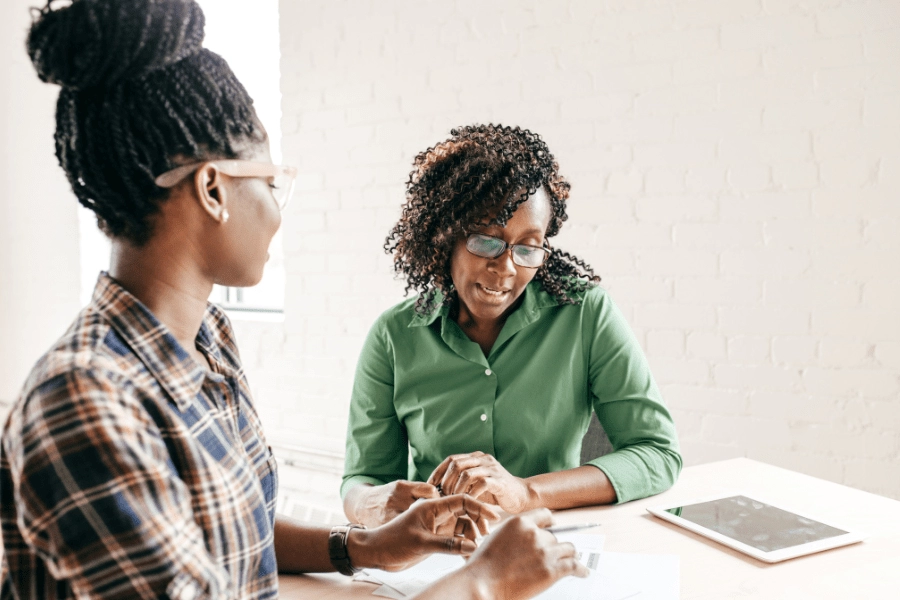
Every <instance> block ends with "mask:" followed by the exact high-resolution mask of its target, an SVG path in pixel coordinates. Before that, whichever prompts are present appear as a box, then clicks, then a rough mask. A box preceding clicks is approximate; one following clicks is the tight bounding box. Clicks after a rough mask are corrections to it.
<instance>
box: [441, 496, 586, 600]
mask: <svg viewBox="0 0 900 600" xmlns="http://www.w3.org/2000/svg"><path fill="white" fill-rule="evenodd" d="M552 524H553V518H552V517H551V516H550V511H549V510H547V509H546V508H540V509H537V510H533V511H531V512H528V513H525V514H523V515H519V516H515V517H512V518H510V519H509V520H508V521H506V522H505V523H504V524H503V525H502V526H501V527H499V528H497V529H496V530H495V531H494V533H492V534H491V535H490V536H488V537H487V538H486V539H485V542H484V543H483V544H482V545H481V547H480V548H479V549H478V551H477V552H475V553H474V554H473V555H472V557H471V558H470V559H469V562H468V564H467V565H466V566H465V567H464V568H463V571H468V577H469V578H470V582H471V583H473V584H474V585H475V587H476V589H479V590H481V591H482V593H481V594H478V595H479V596H480V597H487V598H494V599H496V600H513V599H515V600H518V599H522V598H531V597H533V596H535V595H537V594H539V593H540V592H542V591H543V590H545V589H547V588H548V587H550V586H551V585H553V584H554V583H555V582H556V581H557V580H559V579H561V578H563V577H566V576H567V575H575V576H577V577H587V576H588V574H589V573H590V572H589V571H588V569H587V567H585V566H584V565H583V564H581V563H580V562H578V560H576V558H575V546H573V545H572V544H569V543H560V542H558V541H557V539H556V537H555V536H554V535H553V534H552V533H550V532H549V531H544V529H543V528H545V527H549V526H550V525H552ZM425 597H427V595H426V596H425Z"/></svg>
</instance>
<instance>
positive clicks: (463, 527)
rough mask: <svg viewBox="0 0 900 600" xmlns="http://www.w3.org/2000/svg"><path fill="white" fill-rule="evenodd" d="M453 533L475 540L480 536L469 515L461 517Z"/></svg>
mask: <svg viewBox="0 0 900 600" xmlns="http://www.w3.org/2000/svg"><path fill="white" fill-rule="evenodd" d="M453 533H454V534H455V535H458V536H462V537H464V538H467V539H470V540H473V541H474V540H475V539H476V538H477V537H478V528H477V527H476V526H475V523H473V522H472V519H470V518H469V517H460V519H459V520H458V521H457V522H456V527H455V530H454V532H453Z"/></svg>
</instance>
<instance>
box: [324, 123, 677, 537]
mask: <svg viewBox="0 0 900 600" xmlns="http://www.w3.org/2000/svg"><path fill="white" fill-rule="evenodd" d="M406 196H407V201H406V204H405V205H404V208H403V214H402V217H401V218H400V221H399V222H398V223H397V224H396V226H395V227H394V229H393V231H392V232H391V234H390V235H389V236H388V239H387V241H386V243H385V250H386V251H387V252H389V253H392V254H393V256H394V267H395V270H396V271H397V272H398V273H400V274H402V275H403V276H404V277H405V278H406V281H407V286H406V290H407V292H409V291H415V292H416V297H415V298H414V299H410V300H407V301H405V302H402V303H400V304H398V305H397V306H395V307H393V308H391V309H389V310H388V311H386V312H385V313H384V314H382V315H381V317H380V318H379V319H378V320H377V321H376V323H375V324H374V325H373V327H372V329H371V331H370V332H369V335H368V338H367V339H366V342H365V345H364V347H363V350H362V354H361V356H360V360H359V363H358V366H357V371H356V379H355V382H354V386H353V394H352V399H351V407H350V421H349V426H348V434H347V454H346V465H345V472H344V481H343V484H342V486H341V494H342V496H343V498H344V509H345V512H346V513H347V515H348V516H349V517H350V518H351V519H354V520H357V521H359V522H362V523H366V524H369V525H375V524H378V523H383V522H385V521H387V520H389V519H391V518H393V517H394V516H396V515H397V514H400V513H402V512H403V511H404V510H406V509H407V508H408V507H409V506H410V505H411V504H412V503H413V502H415V501H416V500H417V499H419V498H434V497H438V496H440V495H441V494H455V493H467V494H469V495H472V496H474V497H476V498H480V499H483V500H486V501H489V502H491V503H495V504H498V505H500V507H501V508H503V509H504V510H505V511H507V512H510V513H519V512H522V511H525V510H529V509H531V508H535V507H546V508H551V509H562V508H571V507H576V506H586V505H593V504H604V503H611V502H626V501H628V500H632V499H635V498H642V497H645V496H648V495H651V494H656V493H659V492H661V491H663V490H665V489H667V488H669V487H670V486H671V485H672V484H673V483H674V482H675V480H676V478H677V477H678V474H679V472H680V470H681V456H680V454H679V452H678V442H677V438H676V435H675V428H674V425H673V422H672V418H671V416H670V415H669V412H668V411H667V410H666V407H665V405H664V404H663V401H662V398H661V397H660V393H659V390H658V388H657V386H656V384H655V383H654V381H653V377H652V376H651V374H650V370H649V368H648V366H647V362H646V359H645V358H644V355H643V353H642V352H641V349H640V347H639V345H638V343H637V341H636V340H635V339H634V337H633V335H632V334H631V332H630V330H629V328H628V325H627V323H626V321H625V319H624V318H623V316H622V315H621V314H620V313H619V311H618V309H617V308H616V307H615V305H614V304H613V302H612V300H611V299H610V298H609V296H608V295H607V294H606V293H605V292H604V290H603V289H601V288H600V287H598V285H597V283H598V282H599V280H600V278H599V277H598V276H596V275H595V274H594V271H593V269H592V268H591V267H590V266H589V265H587V264H586V263H585V262H584V261H582V260H580V259H578V258H577V257H575V256H573V255H571V254H569V253H567V252H564V251H563V250H560V249H558V248H554V247H553V246H552V245H551V244H550V242H549V240H550V238H552V237H553V236H555V235H556V234H557V233H559V230H560V227H561V226H562V224H563V222H564V221H565V220H566V219H567V215H566V200H567V199H568V197H569V184H568V183H567V182H566V181H565V180H564V179H563V178H562V177H561V176H560V174H559V171H558V166H557V164H556V161H555V160H554V158H553V155H552V154H551V153H550V150H549V149H548V147H547V145H546V143H544V141H543V140H542V139H541V138H540V136H539V135H537V134H535V133H532V132H531V131H528V130H527V129H520V128H518V127H515V128H510V127H503V126H499V125H496V126H495V125H475V126H469V127H463V128H460V129H456V130H453V131H452V132H451V137H450V139H448V140H446V141H444V142H442V143H440V144H438V145H436V146H434V147H433V148H429V149H428V150H426V151H425V152H422V153H421V154H419V155H418V156H417V157H416V159H415V163H414V169H413V171H412V173H411V174H410V178H409V181H408V182H407V194H406ZM591 411H594V412H595V413H596V414H597V417H598V419H599V421H600V423H601V424H602V425H603V428H604V429H605V431H606V433H607V435H608V436H609V439H610V441H611V443H612V446H613V448H614V451H613V452H612V453H610V454H607V455H605V456H601V457H599V458H597V459H595V460H592V461H590V462H589V463H587V464H585V465H581V464H580V460H579V459H580V450H581V440H582V437H583V436H584V433H585V431H586V430H587V428H588V424H589V422H590V418H591ZM410 453H411V455H410Z"/></svg>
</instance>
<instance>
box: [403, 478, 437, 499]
mask: <svg viewBox="0 0 900 600" xmlns="http://www.w3.org/2000/svg"><path fill="white" fill-rule="evenodd" d="M409 493H410V494H411V495H412V497H413V498H426V499H427V498H440V497H441V493H440V492H439V491H438V489H437V488H436V487H434V486H433V485H431V484H430V483H427V482H425V481H416V482H410V486H409Z"/></svg>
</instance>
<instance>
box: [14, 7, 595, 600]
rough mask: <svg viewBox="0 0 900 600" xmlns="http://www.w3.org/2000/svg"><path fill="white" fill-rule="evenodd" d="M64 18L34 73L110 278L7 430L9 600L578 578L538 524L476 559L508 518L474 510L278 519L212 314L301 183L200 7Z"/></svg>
mask: <svg viewBox="0 0 900 600" xmlns="http://www.w3.org/2000/svg"><path fill="white" fill-rule="evenodd" d="M56 4H59V3H57V2H55V1H54V0H51V1H50V2H48V3H47V5H46V6H45V7H44V8H43V9H41V10H38V11H36V14H35V20H34V23H33V25H32V28H31V30H30V33H29V37H28V52H29V55H30V57H31V60H32V62H33V64H34V66H35V68H36V70H37V72H38V75H39V76H40V78H41V79H42V80H44V81H47V82H51V83H55V84H58V85H60V86H61V90H60V93H59V101H58V106H57V114H56V120H57V128H56V136H55V141H56V155H57V157H58V158H59V162H60V165H61V166H62V168H63V169H64V170H65V172H66V175H67V176H68V179H69V182H70V183H71V185H72V189H73V190H74V192H75V195H76V196H77V197H78V200H79V201H80V202H81V203H82V204H83V205H84V206H86V207H88V208H89V209H91V210H93V211H94V212H95V213H96V215H97V220H98V222H99V224H100V227H101V228H102V229H103V231H104V232H106V233H107V235H108V236H109V237H110V239H111V241H112V248H113V250H112V261H111V267H110V270H109V272H108V273H101V274H100V277H99V279H98V281H97V285H96V288H95V290H94V295H93V299H92V300H91V302H90V304H89V305H88V306H87V307H86V308H85V309H84V310H82V311H81V313H79V315H78V316H77V318H76V319H75V321H74V323H73V324H72V326H71V327H70V328H69V330H68V331H67V332H66V333H65V334H64V335H63V336H62V337H61V338H60V339H59V341H58V342H57V343H56V344H55V345H54V346H53V347H52V348H51V349H50V350H49V351H48V352H47V353H46V354H45V355H44V356H43V357H42V358H41V359H40V360H39V361H38V363H37V364H36V365H35V367H34V368H33V370H32V372H31V374H30V376H29V378H28V381H27V382H26V383H25V386H24V388H23V390H22V392H21V394H20V396H19V398H18V399H17V401H16V403H15V405H14V406H13V408H12V409H11V411H10V415H9V418H8V420H7V422H6V425H5V427H4V431H3V437H2V448H0V523H2V535H3V562H2V575H0V598H2V599H3V600H6V599H13V598H18V599H24V598H29V599H35V598H53V599H66V598H76V597H77V598H129V599H130V598H172V599H175V600H178V599H185V600H187V599H200V598H213V599H220V598H223V599H232V598H233V599H237V598H240V599H244V598H274V597H276V596H277V594H278V572H279V571H280V572H298V571H333V570H335V569H337V570H339V571H340V572H342V573H345V574H351V573H352V572H353V571H354V570H355V569H356V568H358V567H366V566H372V567H376V566H377V567H380V568H384V569H391V570H395V569H400V568H403V567H405V566H408V565H411V564H413V563H415V562H417V561H419V560H421V559H422V558H424V557H425V556H426V555H427V554H429V553H432V552H447V553H454V554H472V558H471V560H469V562H468V563H467V566H466V567H464V568H463V569H461V570H459V571H457V572H456V573H454V574H452V575H450V576H448V577H447V578H445V579H443V580H441V581H440V582H438V583H437V584H435V585H434V586H432V588H430V589H429V590H428V591H426V592H424V593H423V594H422V596H421V597H422V598H447V597H454V598H472V599H474V598H490V597H517V598H526V597H530V596H531V595H533V594H535V593H537V592H539V591H540V590H541V589H543V588H546V587H547V586H549V585H550V584H552V583H553V582H554V581H555V580H556V579H558V578H560V577H562V576H564V575H568V574H578V575H581V576H584V575H586V569H585V567H584V566H583V565H580V563H578V562H577V561H576V560H575V557H574V548H573V547H572V546H571V544H559V543H557V542H556V540H555V538H554V537H553V535H552V534H550V533H549V532H546V531H542V530H541V528H543V527H546V526H547V525H548V524H549V521H550V515H549V513H548V512H547V511H544V512H535V513H533V514H531V515H528V516H526V517H523V518H519V519H512V520H510V521H508V522H507V524H505V525H503V526H502V527H500V528H499V529H498V530H497V531H496V532H495V533H493V534H492V535H491V537H490V539H489V541H488V542H486V543H485V544H483V545H482V546H481V549H480V550H478V551H476V544H475V542H474V539H473V538H474V537H475V536H476V534H477V533H478V532H479V531H480V532H482V533H484V532H485V531H486V522H487V521H489V520H493V519H496V518H497V517H498V515H497V513H496V512H495V511H494V510H493V509H491V508H490V507H488V506H486V505H484V504H483V503H481V502H479V501H477V500H474V499H472V498H470V497H466V496H463V495H457V496H452V497H449V498H442V499H439V500H434V501H428V502H423V503H420V504H419V505H417V506H416V507H414V508H412V509H411V510H409V511H407V512H406V513H405V514H404V515H403V516H401V517H399V518H397V519H394V520H392V521H391V522H389V523H387V524H385V525H383V526H380V527H376V528H373V529H368V530H367V529H365V528H361V527H359V526H349V527H336V528H331V529H329V528H323V527H315V526H311V525H304V524H301V523H298V522H295V521H292V520H290V519H287V518H285V517H282V516H277V517H276V514H275V503H276V494H277V489H278V484H277V472H276V465H275V461H274V458H273V456H272V453H271V450H270V449H269V447H268V446H267V445H266V441H265V436H264V434H263V431H262V427H261V425H260V421H259V418H258V416H257V413H256V411H255V409H254V405H253V401H252V398H251V395H250V389H249V386H248V384H247V380H246V377H245V376H244V374H243V369H242V367H241V362H240V358H239V355H238V350H237V347H236V345H235V339H234V333H233V331H232V328H231V325H230V323H229V321H228V317H227V316H226V315H225V313H224V312H223V311H222V310H220V309H219V308H217V307H215V306H214V305H212V304H209V303H208V302H207V298H208V297H209V294H210V292H211V291H212V287H213V285H214V284H221V285H228V286H247V285H253V284H255V283H257V282H258V281H259V279H260V278H261V276H262V271H263V266H264V264H265V262H266V259H267V249H268V246H269V243H270V242H271V239H272V236H273V235H274V234H275V232H276V231H277V229H278V227H279V226H280V224H281V214H280V209H281V208H283V207H284V205H285V203H286V202H287V200H288V198H289V197H290V191H291V185H290V184H291V182H292V179H293V177H294V175H295V171H294V170H293V169H291V168H289V167H282V166H276V165H273V164H272V161H271V159H270V156H269V148H268V139H267V136H266V132H265V130H264V129H263V127H262V125H261V124H260V122H259V120H258V119H257V117H256V113H255V112H254V109H253V103H252V100H251V99H250V97H249V96H248V94H247V92H246V91H245V90H244V88H243V86H241V84H240V82H239V81H238V80H237V79H236V78H235V76H234V74H233V73H232V72H231V69H229V67H228V65H227V64H226V62H225V61H224V60H222V58H220V57H219V56H217V55H215V54H213V53H212V52H210V51H208V50H206V49H204V48H203V47H202V40H203V28H204V18H203V13H202V11H201V10H200V7H199V6H198V5H197V4H196V2H194V1H193V0H73V1H72V2H70V3H65V4H63V5H62V6H54V5H56ZM511 548H515V549H516V550H517V552H515V553H512V552H511V551H510V549H511ZM473 552H474V554H473ZM511 554H514V556H512V557H510V558H507V557H508V556H509V555H511Z"/></svg>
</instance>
